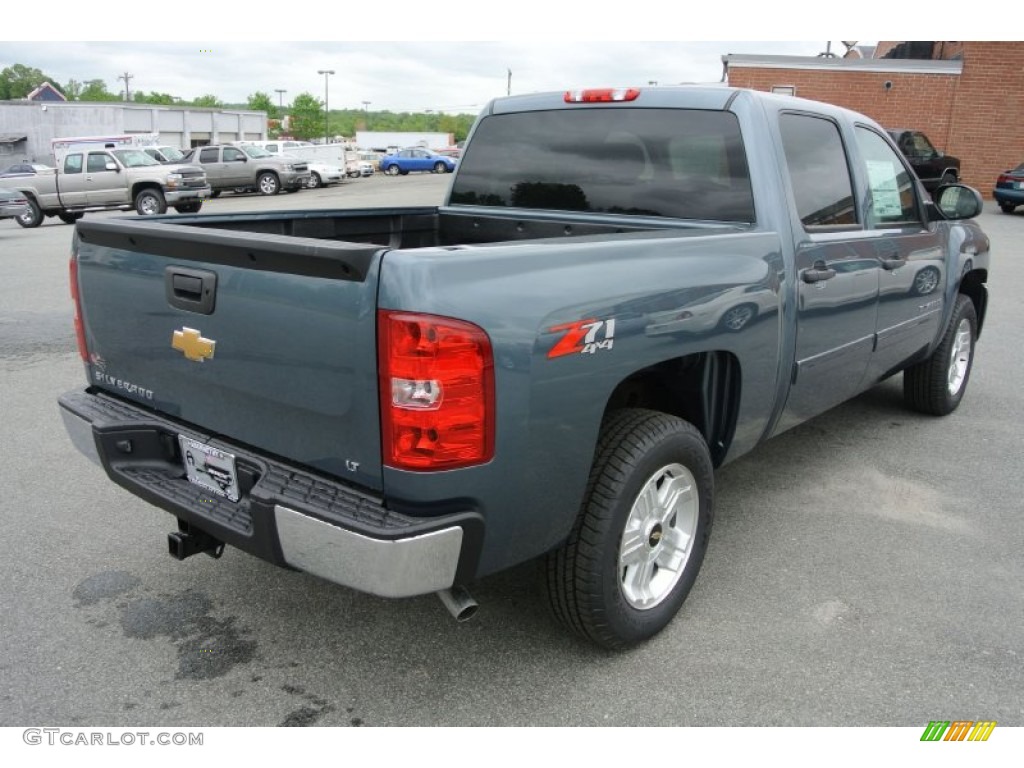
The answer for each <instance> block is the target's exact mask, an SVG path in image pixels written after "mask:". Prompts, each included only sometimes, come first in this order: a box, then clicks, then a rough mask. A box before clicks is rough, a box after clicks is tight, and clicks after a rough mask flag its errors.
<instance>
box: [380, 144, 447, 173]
mask: <svg viewBox="0 0 1024 768" xmlns="http://www.w3.org/2000/svg"><path fill="white" fill-rule="evenodd" d="M380 169H381V170H382V171H384V173H386V174H387V175H388V176H397V175H398V174H402V175H403V176H404V175H405V174H407V173H408V172H409V171H430V172H431V173H451V172H452V171H454V170H455V161H454V160H453V159H452V158H450V157H445V156H444V155H438V154H437V153H435V152H431V151H430V150H429V149H423V148H421V147H413V148H411V149H403V150H401V151H399V152H396V153H395V154H393V155H385V156H384V157H382V158H381V160H380Z"/></svg>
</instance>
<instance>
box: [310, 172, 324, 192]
mask: <svg viewBox="0 0 1024 768" xmlns="http://www.w3.org/2000/svg"><path fill="white" fill-rule="evenodd" d="M306 186H307V187H309V188H310V189H318V188H319V187H321V186H323V181H322V180H321V179H320V174H319V173H311V174H309V181H308V182H306Z"/></svg>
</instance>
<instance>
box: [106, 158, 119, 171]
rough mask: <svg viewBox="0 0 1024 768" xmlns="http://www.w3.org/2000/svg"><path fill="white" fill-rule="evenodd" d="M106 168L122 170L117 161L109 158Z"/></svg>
mask: <svg viewBox="0 0 1024 768" xmlns="http://www.w3.org/2000/svg"><path fill="white" fill-rule="evenodd" d="M106 169H107V170H108V171H120V170H121V169H120V168H118V167H117V163H115V162H114V161H113V160H107V163H106Z"/></svg>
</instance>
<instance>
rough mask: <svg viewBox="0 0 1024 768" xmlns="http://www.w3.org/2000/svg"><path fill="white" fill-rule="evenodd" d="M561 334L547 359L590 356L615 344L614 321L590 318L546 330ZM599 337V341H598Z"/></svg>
mask: <svg viewBox="0 0 1024 768" xmlns="http://www.w3.org/2000/svg"><path fill="white" fill-rule="evenodd" d="M548 331H549V332H551V333H561V334H562V338H560V339H559V340H558V341H557V342H555V346H553V347H552V348H551V351H550V352H548V359H551V358H553V357H564V356H565V355H592V354H594V353H596V352H597V351H598V350H602V349H611V348H612V346H613V345H614V343H615V320H614V319H612V320H596V319H594V318H590V319H587V320H579V321H578V322H575V323H563V324H562V325H556V326H554V327H553V328H549V329H548ZM598 335H600V337H601V338H600V340H598Z"/></svg>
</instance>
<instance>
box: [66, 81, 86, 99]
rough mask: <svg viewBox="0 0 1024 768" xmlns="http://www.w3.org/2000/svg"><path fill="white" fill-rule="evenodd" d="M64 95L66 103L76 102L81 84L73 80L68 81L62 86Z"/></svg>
mask: <svg viewBox="0 0 1024 768" xmlns="http://www.w3.org/2000/svg"><path fill="white" fill-rule="evenodd" d="M64 95H65V96H66V97H67V99H68V101H78V97H79V96H81V95H82V84H81V83H80V82H78V81H77V80H75V79H74V78H72V79H71V80H68V81H67V83H65V85H64Z"/></svg>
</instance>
